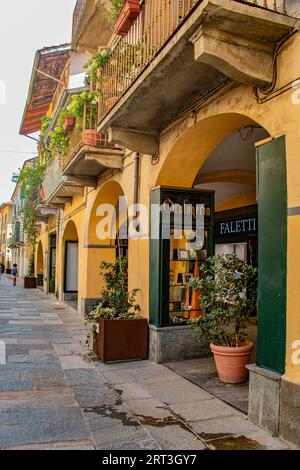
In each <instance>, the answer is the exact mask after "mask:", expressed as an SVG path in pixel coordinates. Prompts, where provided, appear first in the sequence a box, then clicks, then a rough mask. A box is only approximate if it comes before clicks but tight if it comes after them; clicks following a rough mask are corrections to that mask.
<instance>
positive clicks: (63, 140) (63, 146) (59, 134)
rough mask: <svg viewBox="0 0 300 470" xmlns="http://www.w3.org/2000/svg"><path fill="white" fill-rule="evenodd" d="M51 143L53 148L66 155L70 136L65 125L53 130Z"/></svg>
mask: <svg viewBox="0 0 300 470" xmlns="http://www.w3.org/2000/svg"><path fill="white" fill-rule="evenodd" d="M49 137H50V143H49V147H50V149H51V150H54V151H55V152H57V153H59V154H60V155H61V156H65V154H66V152H67V149H68V146H69V141H70V138H69V136H68V134H67V132H66V131H65V130H64V128H63V126H56V127H55V128H54V130H53V131H51V132H50V134H49Z"/></svg>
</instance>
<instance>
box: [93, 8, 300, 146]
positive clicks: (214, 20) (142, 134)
mask: <svg viewBox="0 0 300 470" xmlns="http://www.w3.org/2000/svg"><path fill="white" fill-rule="evenodd" d="M290 5H291V6H290ZM294 5H295V4H294V3H293V2H288V1H283V0H277V1H276V0H275V1H274V0H249V1H243V0H198V1H196V0H168V1H162V0H161V1H155V2H153V1H151V0H145V1H144V2H143V3H142V12H141V13H140V15H139V16H138V18H137V20H136V21H135V22H134V23H133V25H132V26H131V29H130V30H129V32H128V33H127V35H126V36H123V37H119V38H118V39H115V41H114V46H113V48H112V54H111V56H110V58H109V60H108V62H107V63H106V64H105V66H104V67H103V68H102V69H101V70H99V91H100V93H101V99H100V102H99V124H98V131H99V132H105V131H109V132H110V139H111V141H112V142H114V143H118V144H120V145H123V146H125V147H127V148H129V149H131V150H135V151H138V152H142V153H149V154H154V153H155V151H156V148H157V139H158V136H159V133H160V131H161V130H162V129H163V128H164V127H165V126H167V125H168V124H169V123H170V122H171V121H172V120H173V119H175V118H176V117H177V116H178V115H179V114H180V113H181V112H182V111H183V110H184V109H187V108H189V107H190V106H192V105H193V104H194V103H195V102H197V101H199V100H200V99H202V98H204V97H206V96H207V95H208V94H210V93H212V92H213V91H215V90H217V89H218V88H220V87H222V86H224V85H225V84H226V83H228V82H230V81H231V80H234V81H236V82H240V83H245V84H248V85H251V86H254V87H259V88H260V87H264V86H267V85H268V84H270V83H271V82H272V77H273V55H274V51H275V49H276V46H277V44H278V43H279V42H280V41H281V40H282V39H283V38H285V37H286V36H288V35H289V34H290V32H291V31H293V30H295V29H298V28H299V25H300V22H299V20H297V19H296V18H293V17H291V16H289V15H288V14H289V13H291V14H292V13H295V12H294V11H293V10H295V6H294ZM150 102H151V106H150Z"/></svg>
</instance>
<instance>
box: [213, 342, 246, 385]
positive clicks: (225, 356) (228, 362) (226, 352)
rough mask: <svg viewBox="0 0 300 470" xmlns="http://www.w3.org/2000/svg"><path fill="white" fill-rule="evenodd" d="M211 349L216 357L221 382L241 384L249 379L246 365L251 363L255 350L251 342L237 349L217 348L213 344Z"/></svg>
mask: <svg viewBox="0 0 300 470" xmlns="http://www.w3.org/2000/svg"><path fill="white" fill-rule="evenodd" d="M210 349H211V351H212V353H213V355H214V359H215V363H216V367H217V370H218V374H219V379H220V380H221V382H225V383H228V384H239V383H243V382H245V381H246V380H247V379H248V371H247V369H246V365H247V364H248V363H249V361H250V357H251V353H252V350H253V343H252V342H251V341H246V342H245V343H244V345H243V346H240V347H237V348H229V347H227V346H217V345H216V344H213V343H212V344H211V345H210Z"/></svg>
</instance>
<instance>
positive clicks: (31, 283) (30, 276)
mask: <svg viewBox="0 0 300 470" xmlns="http://www.w3.org/2000/svg"><path fill="white" fill-rule="evenodd" d="M36 285H37V283H36V277H35V276H34V255H32V257H31V258H30V261H29V264H28V269H27V273H26V276H25V277H24V288H25V289H35V288H36Z"/></svg>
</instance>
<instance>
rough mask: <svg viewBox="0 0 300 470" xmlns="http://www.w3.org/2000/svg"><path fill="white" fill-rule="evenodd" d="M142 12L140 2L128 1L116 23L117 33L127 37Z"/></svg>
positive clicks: (137, 0)
mask: <svg viewBox="0 0 300 470" xmlns="http://www.w3.org/2000/svg"><path fill="white" fill-rule="evenodd" d="M141 11H142V8H141V5H140V0H126V1H125V3H124V5H123V7H122V10H121V11H120V14H119V16H118V18H117V21H116V23H115V33H116V34H118V35H119V36H126V34H127V33H128V31H129V30H130V28H131V26H132V25H133V23H134V22H135V20H136V19H137V17H138V16H139V14H140V13H141Z"/></svg>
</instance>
